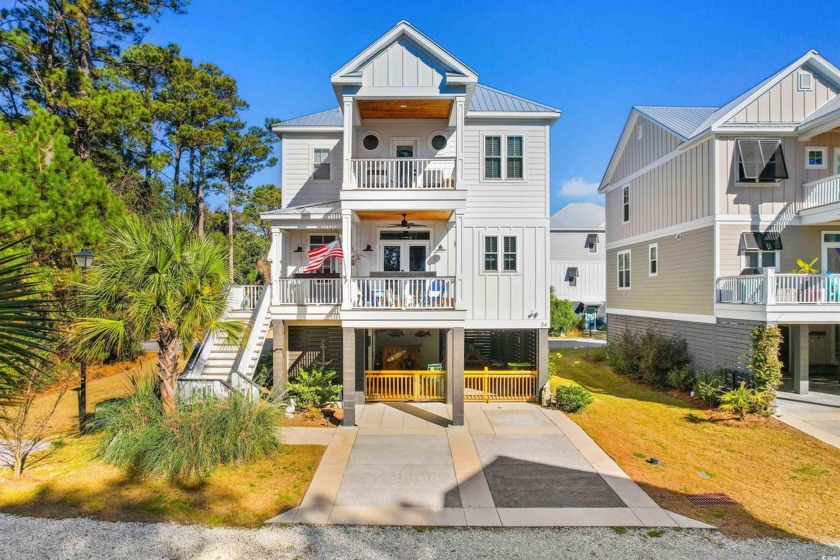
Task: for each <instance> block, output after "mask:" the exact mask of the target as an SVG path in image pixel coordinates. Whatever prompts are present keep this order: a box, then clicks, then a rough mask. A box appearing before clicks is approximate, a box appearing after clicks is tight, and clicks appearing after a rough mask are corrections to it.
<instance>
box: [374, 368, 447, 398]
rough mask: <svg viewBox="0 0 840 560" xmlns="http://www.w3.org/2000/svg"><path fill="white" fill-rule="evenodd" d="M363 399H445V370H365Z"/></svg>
mask: <svg viewBox="0 0 840 560" xmlns="http://www.w3.org/2000/svg"><path fill="white" fill-rule="evenodd" d="M365 400H369V401H407V400H408V401H445V400H446V372H445V371H441V370H367V371H365Z"/></svg>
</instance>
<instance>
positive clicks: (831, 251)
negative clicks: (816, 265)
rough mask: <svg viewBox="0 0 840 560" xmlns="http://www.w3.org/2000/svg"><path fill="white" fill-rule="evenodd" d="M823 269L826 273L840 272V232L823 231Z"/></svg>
mask: <svg viewBox="0 0 840 560" xmlns="http://www.w3.org/2000/svg"><path fill="white" fill-rule="evenodd" d="M821 269H822V270H821V271H822V272H824V273H833V274H838V273H840V232H823V243H822V267H821Z"/></svg>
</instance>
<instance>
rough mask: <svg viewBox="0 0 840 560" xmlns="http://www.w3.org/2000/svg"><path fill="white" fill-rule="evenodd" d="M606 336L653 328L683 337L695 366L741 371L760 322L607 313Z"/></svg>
mask: <svg viewBox="0 0 840 560" xmlns="http://www.w3.org/2000/svg"><path fill="white" fill-rule="evenodd" d="M607 321H608V324H609V326H610V328H609V331H608V336H609V338H611V339H612V338H614V337H619V336H621V335H622V334H623V333H624V332H640V331H644V330H647V329H653V330H655V331H658V332H659V333H660V334H662V335H665V336H668V337H672V336H676V337H679V338H683V339H685V341H686V343H687V346H688V353H689V354H690V355H691V357H692V361H693V362H694V366H695V367H697V368H703V369H708V368H714V367H718V366H720V367H724V368H728V369H737V370H741V371H744V370H746V369H747V364H748V363H749V353H750V344H751V341H750V335H751V334H752V331H753V330H755V328H756V327H757V326H759V325H760V323H756V322H750V321H741V322H739V321H730V320H718V322H717V323H696V322H691V321H673V320H668V319H651V318H646V317H634V316H630V315H617V314H614V313H610V314H608V315H607Z"/></svg>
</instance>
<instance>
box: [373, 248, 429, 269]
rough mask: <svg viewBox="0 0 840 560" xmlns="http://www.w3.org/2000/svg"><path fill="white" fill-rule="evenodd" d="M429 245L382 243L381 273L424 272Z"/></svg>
mask: <svg viewBox="0 0 840 560" xmlns="http://www.w3.org/2000/svg"><path fill="white" fill-rule="evenodd" d="M428 253H429V244H428V242H424V241H387V242H383V243H382V249H381V255H382V271H383V272H425V271H426V258H427V256H428Z"/></svg>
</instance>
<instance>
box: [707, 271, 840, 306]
mask: <svg viewBox="0 0 840 560" xmlns="http://www.w3.org/2000/svg"><path fill="white" fill-rule="evenodd" d="M717 294H718V298H717V301H718V303H737V304H753V305H776V304H784V305H790V304H796V305H800V304H816V305H820V304H833V305H836V304H840V274H776V273H775V272H773V271H771V270H768V271H765V272H764V274H751V275H743V276H722V277H720V278H718V279H717Z"/></svg>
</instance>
